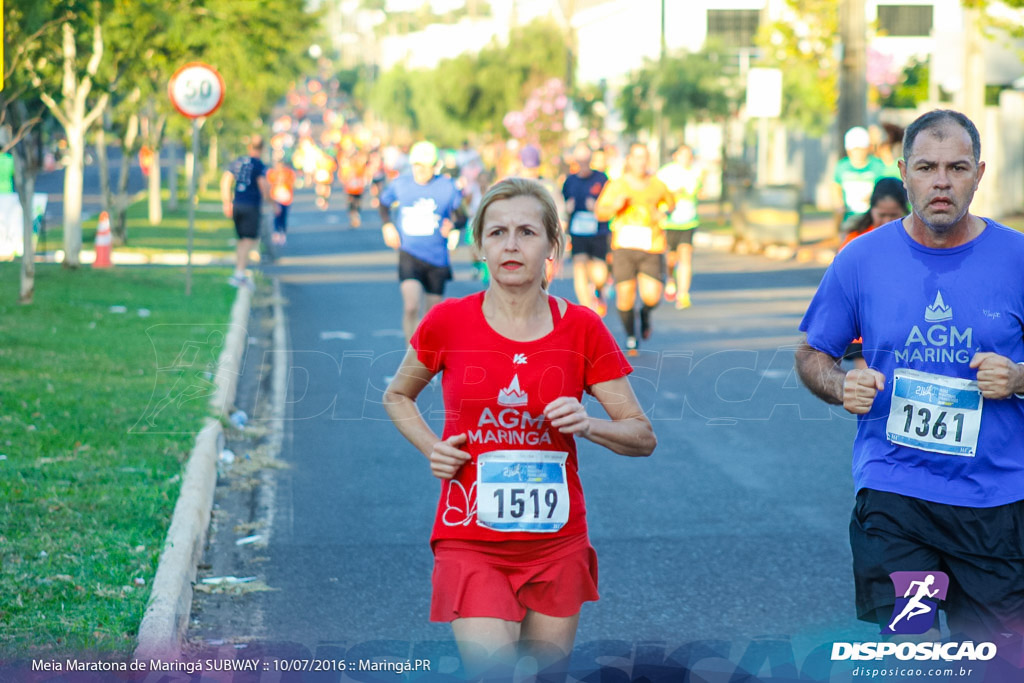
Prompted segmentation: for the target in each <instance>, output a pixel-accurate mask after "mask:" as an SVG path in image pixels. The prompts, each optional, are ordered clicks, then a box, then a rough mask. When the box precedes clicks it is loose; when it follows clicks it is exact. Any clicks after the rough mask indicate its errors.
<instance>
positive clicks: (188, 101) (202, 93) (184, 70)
mask: <svg viewBox="0 0 1024 683" xmlns="http://www.w3.org/2000/svg"><path fill="white" fill-rule="evenodd" d="M167 92H168V94H169V95H170V98H171V104H173V105H174V108H175V109H177V110H178V112H179V113H181V114H183V115H184V116H187V117H188V118H190V119H192V172H191V173H190V174H189V181H188V262H187V264H186V266H185V296H191V295H192V242H193V237H194V235H195V227H196V172H195V166H196V163H197V159H199V129H200V128H201V127H202V125H203V121H205V119H206V117H207V116H209V115H210V114H212V113H213V112H215V111H217V108H218V107H220V105H221V102H223V101H224V79H223V78H221V75H220V74H219V73H218V72H217V70H216V69H214V68H213V67H212V66H209V65H207V64H203V63H202V62H189V63H188V64H185V65H184V66H182V67H180V68H179V69H178V70H177V71H175V72H174V75H173V76H171V82H170V83H169V84H168V86H167ZM171 172H172V173H175V172H176V171H174V170H173V169H172V170H171Z"/></svg>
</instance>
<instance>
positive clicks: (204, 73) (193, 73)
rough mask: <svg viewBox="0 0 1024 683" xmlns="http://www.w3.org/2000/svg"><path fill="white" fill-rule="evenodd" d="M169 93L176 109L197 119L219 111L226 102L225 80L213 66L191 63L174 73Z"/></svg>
mask: <svg viewBox="0 0 1024 683" xmlns="http://www.w3.org/2000/svg"><path fill="white" fill-rule="evenodd" d="M167 91H168V94H169V95H170V97H171V103H172V104H173V105H174V108H175V109H177V110H178V111H179V112H181V113H182V114H184V115H185V116H187V117H189V118H191V119H196V118H200V117H203V116H209V115H210V114H212V113H213V112H215V111H217V108H218V107H219V106H220V105H221V102H223V101H224V79H223V78H221V75H220V74H219V73H217V70H216V69H214V68H213V67H212V66H209V65H207V64H203V63H201V62H191V63H189V64H185V65H184V66H182V67H180V68H179V69H178V70H177V71H175V72H174V75H173V76H171V82H170V84H169V85H168V87H167Z"/></svg>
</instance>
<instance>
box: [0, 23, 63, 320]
mask: <svg viewBox="0 0 1024 683" xmlns="http://www.w3.org/2000/svg"><path fill="white" fill-rule="evenodd" d="M22 10H23V8H21V7H18V6H17V5H14V4H8V5H7V7H6V8H5V11H4V15H5V16H4V36H3V40H4V43H6V44H7V45H11V46H14V45H17V46H18V47H17V48H15V49H8V50H5V51H4V63H3V64H2V65H0V68H2V69H3V74H4V84H5V89H4V90H3V91H0V138H2V140H3V143H2V145H0V152H11V153H12V154H13V156H14V175H15V189H16V190H17V193H18V200H19V203H20V204H21V212H22V257H21V277H20V283H19V294H18V302H19V303H22V304H30V303H32V300H33V297H34V295H35V272H36V265H35V260H36V254H35V242H34V239H33V238H34V235H33V232H34V230H33V227H34V225H33V224H34V218H35V215H34V211H33V195H34V194H35V184H36V177H37V176H38V175H39V172H40V171H41V170H42V166H43V131H42V128H43V127H42V126H41V125H40V124H41V123H42V122H43V120H44V118H45V116H46V107H45V105H43V103H42V102H41V101H40V100H39V99H38V98H37V97H34V96H33V95H32V94H31V92H30V90H29V87H28V83H27V81H26V78H25V77H24V73H23V70H22V69H21V68H20V67H21V64H20V62H21V61H22V60H23V59H25V55H26V54H27V53H28V52H29V51H30V50H31V48H32V45H33V44H34V43H35V42H36V41H38V40H41V39H42V38H43V37H44V36H45V35H46V34H47V33H48V32H51V31H53V30H54V29H55V28H56V26H57V23H56V22H52V21H51V22H42V23H40V22H37V21H35V17H33V16H31V10H30V11H29V12H30V13H29V15H28V16H26V14H25V13H24V12H23V11H22ZM26 25H38V28H37V29H36V31H35V32H33V33H29V32H28V31H26V30H25V28H24V27H25V26H26ZM14 36H17V37H18V39H17V41H15V40H13V37H14Z"/></svg>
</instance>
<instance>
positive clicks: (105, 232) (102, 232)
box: [92, 211, 111, 268]
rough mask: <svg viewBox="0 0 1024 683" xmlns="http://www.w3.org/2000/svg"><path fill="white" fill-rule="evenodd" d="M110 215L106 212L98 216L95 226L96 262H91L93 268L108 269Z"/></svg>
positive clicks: (109, 264)
mask: <svg viewBox="0 0 1024 683" xmlns="http://www.w3.org/2000/svg"><path fill="white" fill-rule="evenodd" d="M110 242H111V237H110V214H108V213H107V212H106V211H104V212H102V213H101V214H100V220H99V223H98V224H97V226H96V241H95V243H94V244H95V246H96V260H95V261H93V262H92V267H93V268H109V267H110V266H111V263H110Z"/></svg>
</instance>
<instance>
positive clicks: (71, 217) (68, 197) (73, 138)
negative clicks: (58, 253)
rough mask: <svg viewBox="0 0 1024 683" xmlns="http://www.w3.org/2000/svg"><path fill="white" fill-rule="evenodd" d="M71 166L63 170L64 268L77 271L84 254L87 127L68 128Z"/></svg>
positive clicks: (69, 162) (68, 155)
mask: <svg viewBox="0 0 1024 683" xmlns="http://www.w3.org/2000/svg"><path fill="white" fill-rule="evenodd" d="M65 132H66V133H67V136H68V151H67V157H66V158H67V160H68V164H67V166H66V167H65V168H64V267H65V268H78V267H79V266H80V265H81V252H82V174H83V170H84V168H85V129H84V126H82V125H78V126H69V127H68V128H66V129H65Z"/></svg>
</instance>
